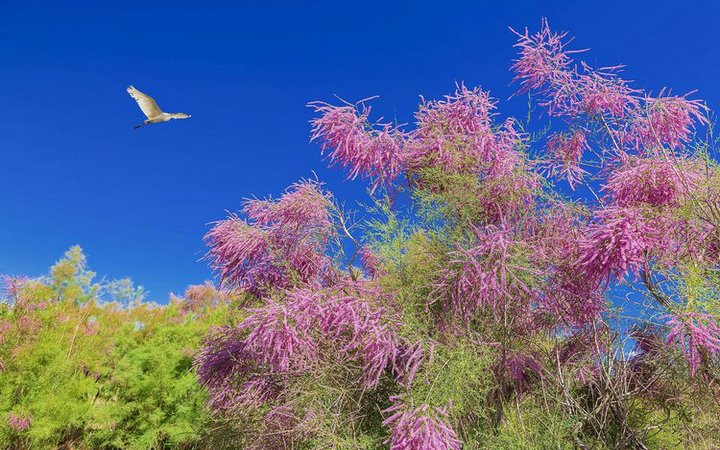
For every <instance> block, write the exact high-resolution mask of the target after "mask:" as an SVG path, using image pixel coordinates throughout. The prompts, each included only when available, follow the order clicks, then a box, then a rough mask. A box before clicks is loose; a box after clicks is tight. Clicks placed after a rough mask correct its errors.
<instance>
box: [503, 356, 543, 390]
mask: <svg viewBox="0 0 720 450" xmlns="http://www.w3.org/2000/svg"><path fill="white" fill-rule="evenodd" d="M501 369H502V371H503V372H504V374H503V375H505V376H507V377H508V378H509V379H510V380H511V381H512V383H513V384H514V385H515V387H516V389H517V392H518V394H519V395H522V394H524V393H525V391H526V389H527V385H528V384H529V383H530V381H531V377H532V376H537V375H539V374H540V372H541V371H542V367H541V366H540V363H539V362H538V361H537V359H536V358H535V356H533V355H527V354H524V353H517V352H513V353H510V354H508V355H505V356H504V358H503V360H502V368H501Z"/></svg>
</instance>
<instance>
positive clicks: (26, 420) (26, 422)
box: [6, 413, 32, 433]
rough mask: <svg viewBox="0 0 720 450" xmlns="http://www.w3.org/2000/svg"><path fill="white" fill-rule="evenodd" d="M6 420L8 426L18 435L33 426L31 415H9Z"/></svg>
mask: <svg viewBox="0 0 720 450" xmlns="http://www.w3.org/2000/svg"><path fill="white" fill-rule="evenodd" d="M6 420H7V424H8V426H9V427H10V428H12V429H13V430H15V431H16V432H18V433H21V432H23V431H26V430H28V429H29V428H30V426H31V425H32V416H29V415H25V416H20V415H17V414H15V413H8V415H7V419H6Z"/></svg>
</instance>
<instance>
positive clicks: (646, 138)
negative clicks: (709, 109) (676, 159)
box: [632, 94, 707, 150]
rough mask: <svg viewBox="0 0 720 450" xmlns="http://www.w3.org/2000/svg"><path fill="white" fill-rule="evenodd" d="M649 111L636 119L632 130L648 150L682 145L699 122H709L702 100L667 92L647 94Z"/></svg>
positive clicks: (647, 109)
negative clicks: (652, 96) (648, 95)
mask: <svg viewBox="0 0 720 450" xmlns="http://www.w3.org/2000/svg"><path fill="white" fill-rule="evenodd" d="M645 102H646V111H645V113H644V114H642V115H639V116H638V117H637V118H636V119H635V123H634V124H633V128H632V131H633V133H634V137H635V139H636V142H637V143H638V144H642V145H643V147H644V148H645V149H646V150H654V149H656V148H657V147H660V146H662V145H667V146H669V147H670V148H672V149H675V148H679V147H680V146H681V145H682V144H683V143H686V142H688V141H689V140H690V137H691V136H692V132H693V128H694V125H695V123H696V122H699V123H707V119H706V118H705V115H704V114H703V111H704V109H705V107H704V105H703V104H702V103H701V102H700V101H699V100H688V99H687V98H685V97H672V96H663V95H662V94H661V96H660V97H657V98H647V99H646V100H645Z"/></svg>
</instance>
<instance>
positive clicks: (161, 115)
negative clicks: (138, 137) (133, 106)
mask: <svg viewBox="0 0 720 450" xmlns="http://www.w3.org/2000/svg"><path fill="white" fill-rule="evenodd" d="M127 93H128V94H130V97H132V98H133V99H134V100H135V101H136V102H137V104H138V106H139V107H140V109H141V110H142V112H143V114H145V115H146V116H147V119H146V120H145V122H143V123H141V124H140V125H138V126H136V127H135V128H140V127H141V126H143V125H147V124H149V123H161V122H167V121H169V120H171V119H187V118H188V117H190V114H185V113H166V112H163V111H162V110H161V109H160V107H159V106H158V104H157V102H156V101H155V99H154V98H152V97H150V96H149V95H147V94H145V93H143V92H140V91H138V90H137V89H135V88H134V87H133V86H129V87H128V88H127Z"/></svg>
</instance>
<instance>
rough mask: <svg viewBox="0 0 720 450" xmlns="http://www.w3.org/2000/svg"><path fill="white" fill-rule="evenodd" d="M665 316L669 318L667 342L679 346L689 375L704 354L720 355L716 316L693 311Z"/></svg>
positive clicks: (697, 366)
mask: <svg viewBox="0 0 720 450" xmlns="http://www.w3.org/2000/svg"><path fill="white" fill-rule="evenodd" d="M665 317H668V318H669V319H670V320H669V321H668V323H667V325H668V326H669V327H670V333H668V336H667V342H668V343H673V342H674V343H677V344H678V345H679V346H680V348H681V349H682V351H683V354H684V355H685V358H686V359H687V361H688V364H689V366H690V374H691V375H695V373H696V372H697V370H698V368H699V367H700V365H701V363H702V361H703V357H704V356H707V357H712V356H713V355H714V356H716V357H717V356H720V324H719V323H718V319H717V317H714V316H712V315H710V314H701V313H693V312H688V313H684V314H678V315H671V316H665Z"/></svg>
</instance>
